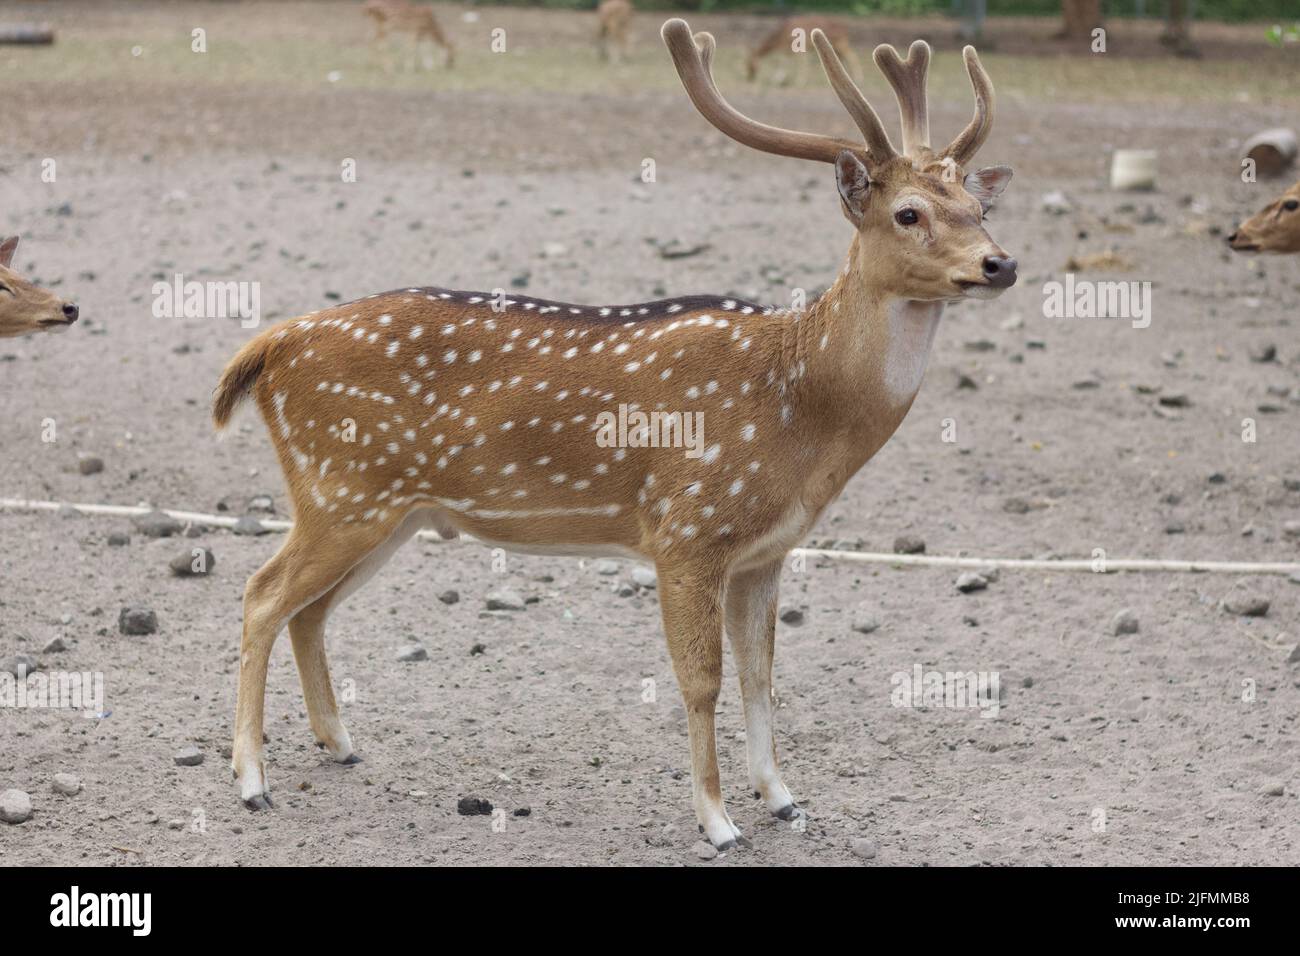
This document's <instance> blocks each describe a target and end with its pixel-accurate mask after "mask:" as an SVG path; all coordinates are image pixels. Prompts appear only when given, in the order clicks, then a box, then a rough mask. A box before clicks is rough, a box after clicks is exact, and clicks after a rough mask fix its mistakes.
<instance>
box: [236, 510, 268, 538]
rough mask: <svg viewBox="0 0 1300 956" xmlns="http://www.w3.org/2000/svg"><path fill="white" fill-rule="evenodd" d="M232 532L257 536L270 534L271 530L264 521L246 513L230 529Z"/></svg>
mask: <svg viewBox="0 0 1300 956" xmlns="http://www.w3.org/2000/svg"><path fill="white" fill-rule="evenodd" d="M230 530H231V533H233V534H238V535H248V536H250V537H256V536H258V535H262V534H270V530H269V529H268V528H267V527H266V525H264V524H262V522H260V521H258V520H257V519H256V518H254V517H253V516H252V515H244V516H243V517H241V518H240V519H239V520H238V521H236V522H235V524H234V526H233V527H232V528H231V529H230Z"/></svg>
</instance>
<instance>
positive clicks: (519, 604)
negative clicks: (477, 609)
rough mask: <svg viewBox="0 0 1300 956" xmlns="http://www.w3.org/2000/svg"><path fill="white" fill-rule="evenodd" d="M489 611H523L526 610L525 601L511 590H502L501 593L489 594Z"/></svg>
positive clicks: (493, 592)
mask: <svg viewBox="0 0 1300 956" xmlns="http://www.w3.org/2000/svg"><path fill="white" fill-rule="evenodd" d="M487 609H488V610H489V611H522V610H523V609H524V599H523V598H521V597H520V596H519V595H518V594H517V593H516V592H514V591H511V590H510V589H509V588H502V589H501V590H500V591H492V592H491V593H489V594H488V596H487Z"/></svg>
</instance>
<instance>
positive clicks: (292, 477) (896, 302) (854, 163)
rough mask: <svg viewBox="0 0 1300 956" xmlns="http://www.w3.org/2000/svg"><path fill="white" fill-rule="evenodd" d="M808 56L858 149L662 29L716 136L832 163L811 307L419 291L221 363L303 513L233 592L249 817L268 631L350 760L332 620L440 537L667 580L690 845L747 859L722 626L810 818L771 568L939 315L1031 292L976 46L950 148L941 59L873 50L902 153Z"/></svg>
mask: <svg viewBox="0 0 1300 956" xmlns="http://www.w3.org/2000/svg"><path fill="white" fill-rule="evenodd" d="M812 36H813V42H814V44H815V46H816V49H817V52H818V54H819V56H820V58H821V62H822V66H823V68H824V69H825V72H826V75H827V76H828V77H829V79H830V83H831V86H832V88H833V89H834V91H835V93H836V95H837V96H838V97H839V99H840V101H841V102H842V103H843V105H844V106H845V108H846V109H847V110H848V112H849V114H850V115H851V116H852V117H853V119H854V121H855V123H856V124H857V126H858V128H859V129H860V130H861V132H862V135H863V137H864V138H865V144H864V143H860V142H854V141H852V140H848V139H839V138H836V137H832V136H824V135H818V134H814V133H805V132H792V131H789V130H784V129H777V128H775V127H771V126H766V125H763V124H762V123H758V122H756V121H754V120H752V119H749V118H748V117H746V116H744V115H742V114H741V113H739V112H737V111H736V110H735V109H733V108H732V107H731V106H730V105H729V104H728V103H727V102H726V100H724V99H723V98H722V95H721V93H719V91H718V88H717V86H716V85H715V84H714V81H713V77H712V73H711V61H712V57H713V51H714V41H713V37H712V36H710V35H709V34H707V33H701V34H698V35H696V36H695V37H692V35H691V31H690V28H689V27H688V26H687V25H686V23H685V22H683V21H682V20H676V19H674V20H670V21H668V22H667V23H666V24H665V25H664V28H663V37H664V40H665V41H666V43H667V45H668V49H669V51H670V52H671V54H672V58H673V61H674V63H675V64H676V67H677V72H678V74H679V75H680V77H681V80H682V82H683V84H684V86H685V88H686V92H687V93H688V94H689V96H690V98H691V100H692V101H693V102H694V104H695V106H696V108H697V109H698V110H699V112H700V113H702V114H703V115H704V117H705V118H706V119H707V120H709V122H711V123H712V124H713V125H714V126H716V127H717V128H718V129H719V130H721V131H722V132H723V133H725V134H726V135H728V136H730V137H732V138H733V139H735V140H737V141H739V142H740V143H742V144H744V145H746V146H749V147H752V148H754V149H757V150H761V151H763V152H768V153H774V154H776V155H779V156H790V157H794V158H797V159H807V160H815V161H818V162H823V163H828V164H830V165H832V166H833V167H834V170H835V182H836V185H837V187H838V195H839V203H840V205H841V208H842V211H843V214H844V216H845V218H847V219H848V221H849V223H850V224H851V225H852V227H853V230H854V234H853V241H852V243H851V245H850V248H849V252H848V258H847V261H846V262H845V264H844V267H843V269H842V270H841V271H840V273H839V275H838V276H837V278H836V279H835V281H834V284H833V285H832V286H831V287H830V289H829V290H828V291H827V292H826V293H825V294H823V295H822V296H820V297H819V298H817V300H816V301H815V302H814V303H812V304H811V305H809V306H808V307H807V308H806V309H804V310H793V309H789V308H776V307H764V306H760V305H756V304H753V303H750V302H746V301H743V300H741V299H738V298H734V297H715V296H696V297H692V298H680V299H665V300H659V301H654V302H646V303H641V304H635V305H609V306H589V305H574V304H570V303H566V302H552V301H547V300H543V299H535V298H530V297H524V296H518V295H513V294H507V293H504V292H497V293H487V292H456V291H451V290H447V289H440V288H433V287H411V288H406V289H400V290H397V291H393V292H384V293H380V294H377V295H372V296H370V297H368V298H365V299H362V300H359V301H356V302H352V303H349V304H346V305H338V306H333V307H331V308H329V309H326V310H325V311H321V312H314V313H311V314H309V315H306V316H304V317H302V318H299V319H291V320H288V321H286V322H283V323H281V324H279V325H278V326H273V327H271V328H269V329H267V330H265V331H264V332H262V333H261V334H260V335H258V336H257V337H256V338H254V339H252V340H251V341H249V342H248V343H247V344H246V345H245V346H244V347H243V348H242V349H241V350H240V351H239V353H238V354H237V355H236V356H235V357H234V359H233V360H232V361H231V362H230V364H229V365H228V366H227V367H226V369H225V371H224V373H223V374H222V376H221V380H220V383H219V384H218V386H217V390H216V394H215V397H214V401H213V407H212V414H213V419H214V421H215V423H216V425H217V427H218V428H221V427H223V426H225V425H226V423H227V422H228V421H229V419H230V417H231V414H232V412H233V411H234V409H235V406H236V405H237V404H238V403H239V402H240V401H241V400H242V399H243V398H244V397H245V396H246V395H248V394H250V393H251V395H252V397H253V398H254V399H255V401H256V404H257V406H258V408H259V409H260V411H261V414H262V417H263V418H264V420H265V421H266V424H267V427H268V430H269V432H270V434H271V438H272V441H273V442H274V444H275V448H276V452H277V454H278V456H279V459H280V463H281V466H282V468H283V470H284V475H285V479H286V482H287V484H288V488H289V492H290V495H291V497H292V500H293V505H294V512H295V515H296V520H295V523H294V525H293V528H292V530H291V531H290V533H289V536H288V539H287V540H286V541H285V542H284V544H283V546H282V547H281V549H280V551H279V552H278V553H277V554H276V555H275V556H274V557H273V558H272V559H271V560H270V561H268V562H267V563H266V564H265V565H264V566H263V567H262V568H261V569H260V570H258V571H257V572H256V573H255V574H254V575H253V576H252V578H251V579H250V580H249V582H248V586H247V589H246V591H245V594H244V631H243V640H242V644H241V652H240V667H239V695H238V703H237V706H236V716H235V740H234V748H233V768H234V771H235V774H236V776H237V778H238V780H239V785H240V792H241V796H242V799H243V801H244V803H245V804H246V805H247V806H249V807H250V808H253V809H261V808H264V807H266V806H268V805H269V804H270V801H269V798H268V789H267V776H266V767H265V764H264V760H263V750H262V717H263V714H262V711H263V697H264V692H265V684H266V672H267V659H268V657H269V655H270V652H271V646H272V644H273V643H274V641H275V639H276V636H277V634H278V633H279V631H280V630H281V628H283V627H284V626H285V625H286V624H287V625H288V629H289V636H290V639H291V640H292V643H293V650H294V655H295V657H296V659H297V662H298V670H299V674H300V676H301V678H302V686H303V693H304V696H305V698H306V704H307V713H308V717H309V722H310V724H311V729H312V731H313V733H314V734H315V736H316V739H317V741H318V742H319V743H320V744H321V745H322V746H323V747H324V748H325V749H326V750H328V752H329V753H330V754H331V755H332V756H333V758H334V759H335V760H338V761H341V762H343V763H352V762H354V761H356V760H357V756H356V754H355V752H354V749H353V743H352V739H351V738H350V737H349V735H348V731H347V730H346V729H345V728H344V725H343V722H342V721H341V720H340V718H339V711H338V707H337V705H336V703H335V700H334V695H333V693H332V690H331V683H330V677H329V671H328V667H327V664H326V657H325V621H326V618H327V617H328V615H329V613H330V612H331V611H332V610H333V609H334V608H336V607H338V605H339V604H340V602H342V601H343V599H344V598H346V597H347V596H348V595H349V594H351V593H352V592H354V591H355V590H356V589H357V588H359V587H360V586H361V585H362V584H363V583H365V581H366V580H367V579H368V578H369V577H370V576H371V575H373V574H374V573H375V572H376V571H377V570H379V568H380V567H381V566H382V565H383V564H384V562H385V561H387V560H388V559H389V558H390V557H391V556H392V554H393V552H394V551H395V550H397V548H398V547H400V546H401V545H402V543H403V542H405V541H406V540H407V539H409V538H410V537H411V536H412V535H413V534H415V532H417V531H418V530H420V529H424V528H431V529H434V530H436V531H437V533H438V534H440V535H442V536H444V537H447V538H450V537H454V536H456V535H457V534H461V533H465V534H469V535H472V536H473V537H475V538H477V539H479V540H480V541H481V542H484V543H486V544H488V545H490V546H499V547H503V548H509V549H514V550H517V551H523V552H534V553H548V554H564V555H614V556H620V557H623V558H629V559H637V560H641V561H645V562H649V563H652V564H653V565H654V567H655V569H656V571H657V575H658V594H659V602H660V606H661V607H660V609H661V613H662V619H663V627H664V631H665V634H666V637H667V641H668V648H669V652H670V657H671V659H672V664H673V669H674V672H675V674H676V677H677V682H678V685H679V688H680V690H681V693H682V696H683V698H684V701H685V705H686V713H687V729H688V733H689V737H690V748H691V781H692V790H693V796H694V808H695V813H696V816H697V818H698V821H699V824H700V827H701V829H702V831H703V832H704V833H705V834H707V836H708V839H709V840H710V841H712V843H713V844H714V845H715V846H716V847H719V848H728V847H731V846H733V845H735V843H736V841H737V840H738V839H739V838H740V831H739V830H738V829H737V827H736V826H735V824H734V823H733V822H732V820H731V817H730V816H729V815H728V814H727V811H726V809H725V808H724V806H723V801H722V792H721V787H720V780H719V775H718V763H717V756H716V753H715V742H714V707H715V704H716V702H717V699H718V694H719V691H720V687H721V680H722V639H723V633H724V630H725V632H726V633H727V635H728V636H729V638H730V641H731V646H732V649H733V652H734V654H735V659H736V666H737V670H738V672H739V675H740V689H741V694H742V698H743V703H744V718H745V727H746V731H745V739H746V744H747V750H748V758H749V778H750V783H751V784H752V788H753V790H754V792H755V794H756V795H757V796H758V797H760V798H761V800H762V802H763V804H764V805H765V807H766V808H767V809H768V810H769V811H771V812H772V813H774V814H776V815H777V816H778V817H780V818H783V819H791V818H793V817H796V816H798V815H801V814H802V811H801V810H800V809H799V807H798V806H797V805H796V803H795V801H794V799H793V797H792V796H791V795H790V791H789V790H788V789H787V788H786V785H785V783H784V782H782V779H781V775H780V773H779V771H778V768H777V758H776V749H775V743H774V736H773V723H772V715H773V703H772V695H771V672H772V658H773V651H774V639H775V617H776V607H777V586H778V582H779V579H780V576H781V568H782V563H783V560H784V559H785V557H786V556H787V554H788V553H789V552H790V550H791V549H792V548H793V547H794V546H795V545H797V544H798V543H799V541H800V540H801V539H802V538H803V537H804V536H805V535H806V534H807V533H808V531H809V530H810V529H811V528H812V527H813V525H814V524H815V523H816V522H817V520H818V516H819V515H821V513H822V512H823V510H824V509H825V508H826V506H827V504H829V503H830V502H831V501H832V500H834V499H835V497H836V496H837V495H839V493H840V491H841V490H842V489H843V488H844V485H845V483H846V482H847V481H848V480H849V479H850V478H851V477H852V476H853V475H854V474H856V473H857V471H858V470H859V469H860V468H861V467H862V465H863V464H864V463H865V462H866V461H867V460H868V459H869V458H871V457H872V456H873V455H874V454H875V453H876V451H877V450H878V449H879V448H880V447H881V446H882V445H883V444H884V443H885V441H886V440H887V439H888V438H889V436H890V435H891V434H892V433H893V432H894V430H895V429H896V428H897V427H898V425H899V423H900V422H901V421H902V420H903V417H904V415H906V414H907V411H908V409H909V407H910V406H911V404H912V400H913V398H914V396H915V395H916V392H917V389H918V388H919V387H920V385H921V378H922V376H923V374H924V372H925V366H926V359H927V356H928V354H929V351H930V345H931V342H932V340H933V339H934V335H935V330H936V328H937V326H938V321H939V315H940V312H941V311H942V310H943V306H944V303H945V302H949V301H955V300H960V299H971V298H976V299H983V298H992V297H994V296H997V295H998V294H999V293H1001V292H1002V291H1003V290H1005V289H1006V288H1007V287H1009V286H1010V285H1011V284H1012V283H1013V282H1014V281H1015V274H1016V263H1015V260H1013V259H1011V258H1009V257H1008V256H1007V254H1006V253H1005V252H1004V251H1003V250H1002V249H1001V248H1000V247H999V246H998V245H997V244H996V243H994V242H993V240H992V239H991V238H989V236H988V234H987V233H986V232H985V231H984V228H983V225H982V224H981V223H982V219H983V215H984V211H985V210H986V209H987V208H988V206H989V204H990V202H992V200H993V198H994V196H996V195H997V194H998V193H999V192H1001V191H1002V189H1003V187H1004V186H1005V185H1006V183H1007V181H1008V179H1009V177H1010V175H1011V171H1010V170H1009V169H1007V168H1006V167H1000V166H995V167H990V168H987V169H981V170H978V171H974V172H970V173H965V174H964V175H963V172H964V169H965V166H966V164H967V163H968V162H969V161H970V159H971V158H972V157H973V156H974V155H975V152H976V150H978V149H979V147H980V145H981V144H983V142H984V141H985V139H986V138H987V137H988V135H989V128H990V123H991V122H992V118H993V88H992V85H991V84H990V83H989V80H988V77H987V76H986V75H985V73H984V70H983V68H982V67H981V66H980V62H979V58H978V57H977V56H976V54H975V51H974V50H973V49H972V48H970V47H967V48H966V51H965V61H966V68H967V71H968V73H969V75H970V80H971V83H972V85H973V87H974V90H975V102H976V108H975V115H974V118H973V119H972V120H971V121H970V124H969V125H968V126H967V127H966V128H965V129H964V130H963V131H962V132H961V133H960V134H959V135H958V136H957V138H956V139H955V140H953V142H952V143H951V144H950V145H948V146H946V147H944V148H943V149H940V150H937V151H936V150H933V149H932V148H931V147H930V134H929V123H928V120H927V106H926V94H925V79H926V70H927V64H928V62H929V56H930V50H929V47H928V46H926V44H925V43H923V42H920V41H918V42H917V43H915V44H913V46H912V48H911V51H910V53H909V55H908V57H907V59H906V60H902V59H900V58H899V56H898V54H897V53H896V52H895V51H894V49H893V48H892V47H888V46H882V47H880V48H879V49H877V50H876V54H875V58H876V62H877V64H879V66H880V68H881V69H882V71H883V72H884V74H885V76H886V78H887V79H888V80H889V82H890V83H891V85H892V86H893V88H894V91H895V93H896V94H897V98H898V102H899V105H900V107H901V110H902V114H903V140H902V150H901V151H899V150H897V149H895V147H894V145H893V143H892V142H891V141H890V139H889V136H888V135H887V134H886V132H885V129H884V127H883V126H882V125H881V122H880V120H879V118H878V117H877V116H876V113H875V112H874V111H873V110H872V108H871V106H870V105H869V104H868V103H867V101H866V100H865V99H864V98H863V96H862V94H861V93H860V92H859V91H858V89H857V87H856V86H854V84H853V81H852V80H851V79H850V78H849V76H848V74H847V73H846V72H845V70H844V67H843V65H842V64H841V62H840V60H839V58H838V57H837V56H836V55H835V52H834V50H833V49H832V47H831V44H830V41H829V40H828V39H827V38H826V36H825V35H824V34H822V33H821V32H820V31H816V30H815V31H813V34H812ZM615 410H621V411H623V412H627V413H628V415H629V417H628V420H629V421H634V419H632V418H631V417H630V416H631V413H635V412H641V413H652V412H658V413H662V414H665V415H667V416H669V421H672V420H674V419H676V420H678V421H679V423H680V420H681V419H683V418H684V417H685V416H693V415H695V414H696V413H699V414H700V415H702V422H703V425H704V434H703V436H702V441H700V442H698V446H697V447H698V451H697V452H692V451H691V450H690V449H689V448H688V449H685V450H683V448H681V447H674V445H675V444H677V443H675V442H674V441H662V440H657V439H659V438H660V437H662V436H659V435H658V434H655V435H649V434H648V432H647V430H646V429H644V428H642V427H640V426H638V427H637V428H636V429H635V430H632V431H629V432H628V434H627V436H626V441H622V442H611V441H610V440H609V438H610V437H611V436H610V431H609V424H610V416H611V414H613V413H614V411H615ZM664 436H666V437H667V438H669V439H672V438H673V437H674V436H673V435H672V434H671V429H664ZM647 439H649V440H647ZM631 682H632V683H633V684H637V681H636V680H635V679H632V681H631ZM637 686H639V685H637Z"/></svg>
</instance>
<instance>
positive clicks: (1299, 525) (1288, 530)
mask: <svg viewBox="0 0 1300 956" xmlns="http://www.w3.org/2000/svg"><path fill="white" fill-rule="evenodd" d="M1282 533H1283V534H1284V535H1286V536H1287V537H1288V538H1300V521H1287V522H1284V523H1283V525H1282Z"/></svg>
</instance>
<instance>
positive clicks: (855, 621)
mask: <svg viewBox="0 0 1300 956" xmlns="http://www.w3.org/2000/svg"><path fill="white" fill-rule="evenodd" d="M874 611H875V606H874V605H873V604H872V603H871V602H870V601H863V602H861V603H860V604H859V605H858V606H857V607H855V608H854V609H853V617H852V623H851V624H850V625H849V626H850V627H852V628H853V630H855V631H857V632H858V633H859V634H870V633H871V632H872V631H874V630H876V629H877V628H879V627H880V619H879V618H878V617H876V615H875V613H874Z"/></svg>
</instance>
